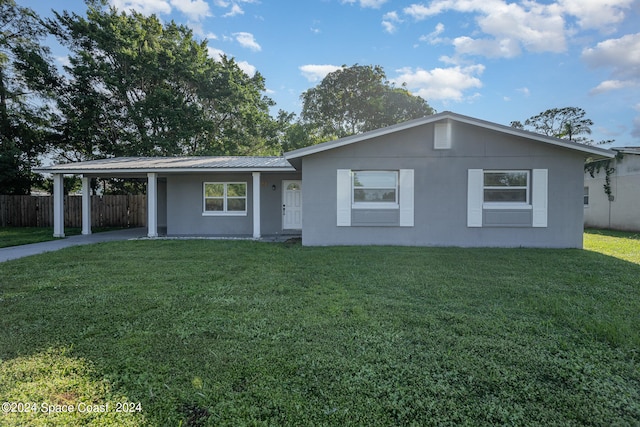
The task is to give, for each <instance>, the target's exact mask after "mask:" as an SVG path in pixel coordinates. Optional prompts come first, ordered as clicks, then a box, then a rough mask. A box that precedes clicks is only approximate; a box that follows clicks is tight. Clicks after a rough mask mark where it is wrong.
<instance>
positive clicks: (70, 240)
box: [0, 228, 147, 262]
mask: <svg viewBox="0 0 640 427" xmlns="http://www.w3.org/2000/svg"><path fill="white" fill-rule="evenodd" d="M146 235H147V229H146V228H126V229H122V230H115V231H105V232H104V233H95V234H89V235H86V236H84V235H78V236H71V237H66V238H64V239H56V240H50V241H48V242H41V243H31V244H29V245H21V246H11V247H8V248H0V262H5V261H9V260H12V259H18V258H23V257H26V256H30V255H37V254H41V253H44V252H51V251H57V250H58V249H63V248H68V247H70V246H78V245H90V244H92V243H100V242H113V241H116V240H129V239H137V238H140V237H146Z"/></svg>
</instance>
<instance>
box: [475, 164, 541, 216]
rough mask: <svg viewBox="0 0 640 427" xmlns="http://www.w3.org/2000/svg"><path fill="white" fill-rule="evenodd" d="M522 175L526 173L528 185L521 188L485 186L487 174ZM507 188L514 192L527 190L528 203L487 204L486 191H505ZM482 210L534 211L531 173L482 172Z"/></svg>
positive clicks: (487, 170) (492, 170) (497, 170)
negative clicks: (485, 175)
mask: <svg viewBox="0 0 640 427" xmlns="http://www.w3.org/2000/svg"><path fill="white" fill-rule="evenodd" d="M511 172H513V173H521V172H525V173H526V174H527V185H526V186H519V187H504V186H499V185H490V186H485V185H484V174H485V173H511ZM505 188H508V189H513V190H522V189H525V190H526V198H527V201H526V202H485V201H484V190H503V189H505ZM482 200H483V202H482V208H483V209H523V210H524V209H533V206H532V205H531V171H530V170H528V169H485V170H483V171H482Z"/></svg>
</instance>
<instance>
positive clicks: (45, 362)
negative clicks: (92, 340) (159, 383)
mask: <svg viewBox="0 0 640 427" xmlns="http://www.w3.org/2000/svg"><path fill="white" fill-rule="evenodd" d="M68 353H71V352H69V351H67V350H65V349H50V350H48V351H45V352H41V353H37V354H33V355H30V356H23V357H16V358H13V359H9V360H0V372H2V374H1V375H0V402H3V407H2V414H1V415H0V424H1V425H3V426H34V427H35V426H80V425H96V426H97V425H103V426H109V425H118V426H141V425H144V423H145V417H144V413H143V412H144V411H143V408H142V406H141V405H140V407H137V403H138V402H131V401H130V400H129V399H127V397H126V396H123V395H118V394H114V393H113V392H112V389H111V386H110V384H109V382H108V381H106V380H104V379H100V378H97V377H96V372H95V370H94V369H93V367H92V366H91V365H90V364H89V363H88V362H86V361H85V360H82V359H78V358H75V357H71V356H69V355H68Z"/></svg>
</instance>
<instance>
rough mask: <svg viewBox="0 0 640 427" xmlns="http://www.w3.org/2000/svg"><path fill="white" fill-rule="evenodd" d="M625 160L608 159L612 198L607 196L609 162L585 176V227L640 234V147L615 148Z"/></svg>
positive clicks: (586, 172) (604, 162)
mask: <svg viewBox="0 0 640 427" xmlns="http://www.w3.org/2000/svg"><path fill="white" fill-rule="evenodd" d="M612 150H615V151H618V152H619V153H620V154H621V155H622V158H621V159H620V158H618V157H616V158H614V159H611V160H609V165H608V167H609V168H614V169H615V170H614V171H613V172H612V173H611V175H610V177H609V179H610V186H611V197H609V196H608V195H607V194H606V193H605V189H604V186H605V182H606V181H605V180H606V172H605V169H606V168H607V164H606V162H607V161H606V160H605V161H602V162H601V165H602V166H601V167H600V169H599V170H598V169H597V168H596V170H595V171H594V176H593V177H591V173H590V172H589V171H585V174H584V226H585V227H593V228H609V229H614V230H627V231H640V147H614V148H612Z"/></svg>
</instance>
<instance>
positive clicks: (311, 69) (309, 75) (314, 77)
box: [299, 64, 342, 83]
mask: <svg viewBox="0 0 640 427" xmlns="http://www.w3.org/2000/svg"><path fill="white" fill-rule="evenodd" d="M341 68H342V67H340V66H338V65H328V64H327V65H315V64H308V65H303V66H301V67H299V69H300V71H302V75H303V76H304V77H305V78H306V79H307V80H309V81H310V82H312V83H313V82H319V81H320V80H322V79H324V78H325V76H326V75H327V74H329V73H333V72H334V71H336V70H339V69H341Z"/></svg>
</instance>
